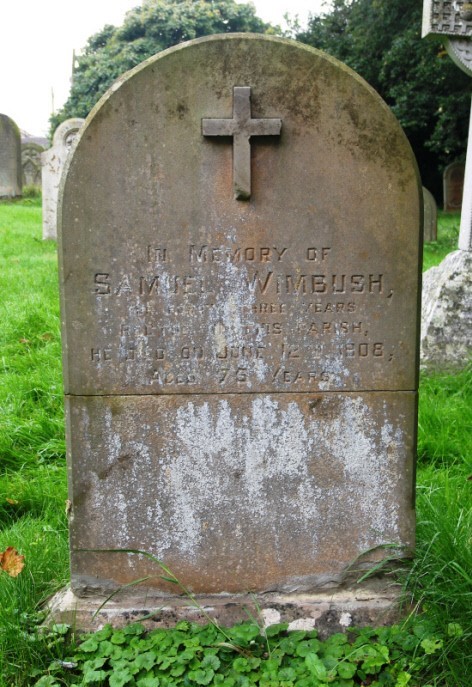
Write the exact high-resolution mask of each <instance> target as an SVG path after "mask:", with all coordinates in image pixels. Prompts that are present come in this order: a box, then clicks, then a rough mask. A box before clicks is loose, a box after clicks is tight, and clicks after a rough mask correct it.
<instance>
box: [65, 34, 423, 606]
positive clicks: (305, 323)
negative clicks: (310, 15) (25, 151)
mask: <svg viewBox="0 0 472 687" xmlns="http://www.w3.org/2000/svg"><path fill="white" fill-rule="evenodd" d="M235 89H240V90H235ZM248 89H250V91H249V94H250V101H249V102H246V104H245V112H246V114H245V115H244V117H242V118H241V119H244V122H245V124H244V126H243V127H242V129H243V130H244V132H245V133H244V136H243V138H244V137H245V141H243V143H244V145H243V146H242V148H241V150H242V153H241V159H242V160H243V161H244V163H245V162H247V157H245V156H246V155H247V153H248V152H249V155H250V166H249V172H250V174H249V175H248V168H247V167H245V166H244V165H243V164H242V163H241V166H240V165H239V164H236V166H235V164H234V159H233V149H234V148H235V146H236V145H237V137H238V135H240V134H241V131H240V129H239V128H238V127H239V124H238V126H237V127H236V128H237V130H236V129H233V128H231V127H233V126H235V125H233V124H231V125H230V124H225V125H224V126H228V127H230V128H231V131H230V130H229V129H228V133H229V134H231V136H228V137H225V136H222V137H220V136H212V135H209V130H208V128H207V122H208V120H219V121H220V122H221V121H222V120H228V121H231V120H232V118H233V115H234V113H235V111H236V113H237V108H236V110H235V96H236V97H239V96H243V95H245V94H247V93H248ZM254 120H258V121H264V120H269V121H271V120H280V121H281V130H280V135H277V132H275V130H274V131H272V132H271V134H270V135H268V136H259V135H256V134H255V133H254V131H256V129H252V128H251V127H252V126H253V121H254ZM210 126H214V125H210ZM254 126H259V125H254ZM261 126H264V127H265V126H266V125H261ZM257 131H262V130H258V129H257ZM264 132H265V129H264ZM234 155H236V156H238V155H239V153H238V152H236V153H234ZM241 170H242V171H243V173H242V174H241V177H240V178H239V172H240V171H241ZM241 179H242V182H241ZM240 191H241V192H240ZM235 196H236V197H235ZM421 202H422V201H421V186H420V185H419V182H418V175H417V171H416V166H415V163H414V160H413V156H412V153H411V150H410V148H409V145H408V143H407V141H406V138H405V137H404V135H403V133H402V131H401V129H400V127H399V125H398V123H397V122H396V121H395V119H394V118H393V116H392V114H391V113H390V111H389V109H388V108H387V107H386V106H385V105H384V103H383V102H382V101H381V100H380V99H379V97H378V96H377V95H376V94H375V93H374V92H373V91H372V90H371V89H370V88H369V87H368V86H367V85H366V84H365V82H363V81H362V80H361V79H360V78H359V77H357V76H356V75H354V74H353V73H352V72H351V71H350V70H349V69H347V68H346V67H344V66H343V65H341V64H340V63H339V62H337V61H335V60H333V59H332V58H330V57H328V56H326V55H324V54H322V53H320V52H318V51H316V50H313V49H311V48H307V47H304V46H301V45H300V44H296V43H293V42H291V41H285V40H281V39H274V38H267V37H260V36H257V37H256V36H248V35H233V36H225V37H210V38H206V39H203V40H198V41H195V42H192V43H190V44H187V45H181V46H178V47H176V48H173V49H171V50H169V51H166V52H164V53H161V54H159V55H157V56H155V57H154V58H152V59H151V60H148V61H147V62H145V63H143V65H141V66H139V67H138V68H136V69H135V70H133V72H131V73H130V74H128V75H126V76H125V77H123V78H122V79H121V80H119V81H118V82H116V83H115V85H114V86H113V88H112V89H111V91H109V93H108V94H107V95H106V96H105V97H104V99H103V100H102V101H101V103H100V104H99V105H98V106H97V108H96V109H95V111H94V112H93V113H92V116H91V117H90V119H89V120H88V121H87V123H86V125H85V126H84V129H83V131H82V133H81V136H80V139H79V141H78V144H77V147H76V149H75V152H74V155H73V156H72V157H71V158H70V159H69V162H68V171H67V176H66V177H65V178H64V181H63V194H62V210H61V220H60V225H61V227H62V229H61V233H60V272H61V299H62V317H63V342H64V343H63V348H64V371H65V388H66V393H67V427H68V430H67V433H68V459H69V465H70V475H71V488H70V500H71V504H72V506H71V546H72V584H73V589H74V591H75V592H76V593H77V594H85V593H88V591H92V592H95V593H99V592H100V591H101V592H103V591H104V590H106V589H111V588H114V587H116V586H117V585H120V584H123V583H126V582H129V581H131V580H133V579H136V578H138V577H141V576H142V575H147V574H155V573H156V568H155V566H153V565H152V564H151V563H150V562H149V560H148V559H145V558H143V557H141V558H140V557H137V556H132V555H127V554H113V553H106V552H103V551H102V552H101V553H90V552H88V553H84V552H83V551H80V549H84V548H86V549H97V548H98V549H103V548H107V549H109V548H119V549H129V548H133V549H140V550H146V551H148V552H151V553H153V554H154V555H155V556H157V557H158V558H159V559H161V560H163V561H164V563H165V565H167V566H169V567H170V568H171V569H172V570H173V572H174V573H175V574H176V575H177V576H178V577H179V579H181V580H182V581H183V582H184V583H185V584H186V585H187V586H188V587H189V588H190V589H192V590H193V591H195V592H197V593H201V594H216V593H245V592H248V591H256V592H265V591H277V592H279V593H280V594H289V593H291V592H294V591H297V592H302V591H304V592H307V593H313V592H314V591H315V590H319V589H321V588H323V587H324V586H325V585H334V586H336V585H340V584H342V582H343V580H344V579H345V575H346V568H347V567H348V566H349V563H351V562H352V561H353V560H354V559H356V558H357V557H358V556H362V554H364V553H365V552H366V551H367V550H372V551H371V553H370V554H367V555H366V557H365V559H364V561H363V564H364V565H369V563H371V562H372V561H374V560H379V559H380V558H382V557H385V556H387V555H390V551H391V550H388V551H386V549H385V548H384V547H385V545H387V544H396V545H397V546H398V547H399V548H398V551H399V554H398V555H400V556H401V555H403V554H404V553H405V551H406V550H408V549H409V548H410V547H411V546H412V544H413V536H414V517H413V505H412V493H413V457H414V443H415V441H414V435H415V407H416V387H417V362H418V361H417V357H418V356H417V352H418V349H417V323H418V265H419V245H420V231H421V226H420V221H421V214H422V213H421ZM392 241H394V250H393V249H392ZM117 557H118V558H117ZM118 561H119V562H118ZM148 585H149V586H151V585H154V587H155V588H156V589H157V590H158V591H160V592H161V593H162V594H164V595H165V594H171V593H175V588H174V587H172V585H169V584H166V583H165V582H163V581H162V580H160V579H154V580H153V581H149V582H148Z"/></svg>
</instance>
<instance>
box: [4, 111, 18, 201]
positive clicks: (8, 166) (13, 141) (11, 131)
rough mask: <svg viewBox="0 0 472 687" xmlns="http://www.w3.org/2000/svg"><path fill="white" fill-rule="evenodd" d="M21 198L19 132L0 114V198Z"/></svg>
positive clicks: (7, 118)
mask: <svg viewBox="0 0 472 687" xmlns="http://www.w3.org/2000/svg"><path fill="white" fill-rule="evenodd" d="M15 196H21V151H20V130H19V129H18V127H17V125H16V124H15V122H14V121H13V119H10V117H7V116H6V115H4V114H0V198H14V197H15Z"/></svg>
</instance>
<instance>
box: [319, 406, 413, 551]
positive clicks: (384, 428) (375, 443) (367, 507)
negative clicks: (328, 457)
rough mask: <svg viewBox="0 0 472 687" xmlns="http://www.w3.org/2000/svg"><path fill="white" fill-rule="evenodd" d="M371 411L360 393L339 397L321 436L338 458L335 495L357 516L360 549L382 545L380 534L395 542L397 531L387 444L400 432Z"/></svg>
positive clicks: (399, 438)
mask: <svg viewBox="0 0 472 687" xmlns="http://www.w3.org/2000/svg"><path fill="white" fill-rule="evenodd" d="M373 416H374V413H373V412H372V410H371V408H370V407H369V405H367V404H366V403H365V402H364V401H363V400H362V398H360V397H357V398H356V397H354V398H352V397H346V398H343V399H342V408H339V409H338V412H337V417H336V418H335V419H334V420H333V421H332V423H330V424H331V426H330V431H329V435H328V436H325V439H328V442H329V451H330V453H331V454H332V456H333V459H335V460H338V461H339V462H340V464H341V465H342V466H343V469H344V473H345V476H346V480H345V484H343V485H340V487H342V488H341V489H340V493H339V495H340V497H342V498H343V500H344V504H345V507H347V508H348V509H349V508H350V509H352V512H353V513H357V517H361V518H362V527H361V528H359V532H360V539H359V542H358V545H359V548H360V550H361V551H363V550H364V551H365V550H367V549H368V548H372V547H373V546H375V545H381V544H384V543H386V539H387V541H389V540H390V541H396V540H397V539H398V532H399V506H398V504H397V502H396V499H391V498H388V496H389V494H388V492H386V487H387V485H391V484H392V478H393V477H394V476H395V475H396V474H397V471H398V463H396V462H394V463H393V464H392V461H391V459H390V457H389V455H388V451H387V449H388V447H389V446H390V447H391V446H392V445H395V444H396V445H398V446H399V445H401V444H402V441H403V435H402V432H401V430H400V429H399V428H398V429H397V430H394V429H393V427H392V426H391V425H390V424H389V423H387V422H386V420H384V421H383V422H382V420H380V421H379V422H374V420H373ZM379 430H380V431H379Z"/></svg>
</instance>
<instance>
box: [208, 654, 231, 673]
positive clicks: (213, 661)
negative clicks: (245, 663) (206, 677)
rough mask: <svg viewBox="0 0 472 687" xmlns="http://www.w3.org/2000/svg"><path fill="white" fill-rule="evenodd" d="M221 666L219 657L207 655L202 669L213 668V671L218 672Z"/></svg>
mask: <svg viewBox="0 0 472 687" xmlns="http://www.w3.org/2000/svg"><path fill="white" fill-rule="evenodd" d="M236 660H237V659H236ZM220 665H221V661H220V659H219V658H218V656H214V655H212V654H207V655H206V656H205V658H204V659H203V661H202V668H212V669H213V670H218V668H219V667H220Z"/></svg>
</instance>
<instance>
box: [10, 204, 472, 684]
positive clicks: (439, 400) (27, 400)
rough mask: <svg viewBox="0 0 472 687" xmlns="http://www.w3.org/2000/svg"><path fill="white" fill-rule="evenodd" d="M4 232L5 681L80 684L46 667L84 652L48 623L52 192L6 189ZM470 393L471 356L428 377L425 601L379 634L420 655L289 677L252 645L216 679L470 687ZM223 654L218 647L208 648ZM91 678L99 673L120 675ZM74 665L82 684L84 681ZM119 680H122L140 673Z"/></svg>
mask: <svg viewBox="0 0 472 687" xmlns="http://www.w3.org/2000/svg"><path fill="white" fill-rule="evenodd" d="M458 226H459V218H458V216H457V215H453V214H451V215H442V216H440V225H439V240H438V241H437V242H436V243H434V244H429V245H427V246H426V247H425V268H427V267H430V266H432V265H434V264H438V263H439V262H440V261H441V260H442V258H443V257H444V256H445V255H446V254H447V253H448V252H450V251H451V250H454V249H455V246H456V245H457V233H458ZM0 237H1V245H0V264H1V269H0V293H1V300H0V316H1V328H0V552H2V551H5V550H6V549H7V547H14V548H15V549H17V550H18V551H19V553H20V554H21V555H23V556H24V563H25V566H24V569H23V570H22V571H21V572H20V573H19V574H18V575H17V576H16V577H11V576H10V575H8V574H7V572H5V571H2V570H0V609H1V610H0V687H6V686H8V687H10V686H12V685H14V686H18V687H20V686H24V685H34V684H38V685H40V686H41V687H45V686H46V685H50V686H53V685H59V684H71V682H70V681H71V680H73V679H74V678H72V677H70V678H68V677H67V671H64V670H62V673H61V675H58V676H57V678H55V677H52V676H50V675H49V670H48V666H50V665H51V662H52V661H53V660H54V659H64V658H65V657H66V656H68V655H70V654H71V653H73V646H71V645H70V644H69V640H68V637H69V635H68V634H66V633H67V631H68V628H67V627H62V626H61V627H57V628H56V631H55V632H54V633H51V634H49V635H45V634H41V633H39V632H38V631H37V625H38V622H39V621H40V620H41V618H42V615H41V613H40V606H41V603H42V602H43V601H44V600H45V599H46V598H47V597H48V596H49V595H51V594H52V593H54V592H55V591H56V590H57V589H59V588H60V587H61V586H63V585H64V584H65V583H66V581H67V575H68V554H67V523H66V515H65V503H66V498H67V489H66V471H65V457H64V456H65V447H64V430H63V404H62V386H61V384H62V382H61V362H60V361H61V355H60V353H61V349H60V335H59V305H58V287H57V266H56V247H55V243H53V242H44V241H42V239H41V204H40V200H39V199H34V198H32V199H25V200H23V201H21V202H12V203H0ZM471 402H472V368H471V367H470V366H469V368H468V369H466V370H464V371H463V372H460V373H457V374H454V375H435V376H429V377H426V376H423V377H422V378H421V389H420V413H419V437H418V489H417V516H418V534H417V552H416V557H415V559H414V561H413V562H412V564H411V566H410V567H409V569H408V570H407V571H406V573H405V572H403V573H401V574H402V575H403V578H404V581H405V598H406V600H407V601H411V602H412V604H413V609H414V610H413V612H412V613H411V614H410V616H409V619H408V623H409V624H407V625H406V629H405V632H406V631H408V632H409V633H410V634H408V635H406V634H405V635H402V637H404V639H403V640H402V641H403V644H402V646H401V647H400V649H399V646H400V644H401V642H400V644H399V643H398V642H397V645H396V650H395V651H396V653H395V651H394V650H393V643H392V641H393V640H392V639H391V637H390V639H389V638H388V637H387V635H385V636H383V640H381V639H380V638H377V640H376V641H377V643H378V644H380V643H381V642H382V641H383V643H384V645H385V646H387V648H388V649H389V650H390V656H391V657H394V656H397V657H396V658H395V659H394V660H392V665H393V663H395V661H396V662H397V663H398V664H399V665H400V663H401V659H400V658H398V652H399V651H400V653H401V652H402V651H404V654H405V656H407V655H408V656H412V658H408V660H407V661H406V662H405V664H404V666H403V669H402V670H401V671H400V673H398V674H397V676H396V677H395V678H388V676H387V677H384V678H382V679H383V680H385V681H383V682H379V681H374V674H373V672H371V673H369V674H367V676H366V677H365V678H362V676H361V677H359V675H357V673H356V675H357V677H355V676H354V675H353V674H352V671H351V675H349V672H350V670H349V669H348V665H351V664H350V663H349V661H348V659H347V658H346V657H345V658H344V659H343V661H344V664H343V665H344V677H342V675H341V673H338V677H337V678H336V679H335V678H331V677H330V675H329V674H327V673H326V670H325V668H323V666H322V665H321V664H320V663H316V661H314V662H312V665H311V666H310V670H311V674H312V678H311V679H310V680H309V681H308V682H306V681H305V682H303V680H299V681H297V679H296V669H295V658H293V667H292V668H291V667H290V660H292V659H289V667H288V668H287V667H286V668H284V669H283V670H284V671H285V672H284V673H283V676H282V669H280V670H279V674H277V677H275V676H273V677H272V678H270V679H267V680H266V681H265V682H264V680H263V679H262V677H261V681H260V682H256V681H255V679H256V678H254V675H256V676H257V675H258V673H257V670H256V668H255V666H256V663H257V661H256V659H255V658H253V659H251V660H253V661H256V662H255V663H253V666H252V668H251V667H249V668H248V666H249V663H248V660H246V661H245V663H244V665H243V660H242V659H243V658H244V656H245V655H246V654H245V652H244V651H243V652H242V655H240V653H235V654H234V655H235V658H236V659H237V660H239V659H238V657H239V658H240V659H241V660H240V668H241V671H240V672H241V674H240V676H239V677H240V678H241V679H239V678H237V679H236V681H233V682H231V679H226V681H225V682H218V681H217V679H216V677H215V681H214V684H227V685H230V684H234V685H246V684H247V685H249V684H265V685H272V686H274V687H276V686H277V685H280V686H282V685H284V686H286V687H290V685H299V684H300V685H305V684H306V685H308V684H310V685H311V684H312V685H317V684H319V685H327V684H333V685H338V686H340V687H349V685H360V684H364V685H377V684H378V685H380V684H385V685H392V686H393V685H396V686H397V687H401V685H407V684H408V685H411V686H412V687H413V686H415V685H418V686H419V685H421V687H426V686H427V685H431V686H433V685H436V686H438V687H439V686H442V687H446V686H447V687H455V686H459V687H470V685H471V684H472V547H471V542H472V509H471V501H472V499H471V490H472V426H471V413H470V407H471ZM1 561H2V559H1V557H0V563H1ZM415 637H416V640H415ZM232 638H233V641H234V642H235V643H237V641H236V639H235V638H234V635H232ZM305 639H306V638H305ZM120 641H121V640H120ZM213 641H215V640H213ZM277 641H278V640H277ZM117 643H119V642H117ZM280 645H282V641H281V642H280ZM284 646H285V645H284ZM402 647H403V648H402ZM226 651H227V652H228V649H226ZM241 651H242V650H240V652H241ZM246 653H247V652H246ZM286 653H288V650H287V652H286ZM295 653H296V651H295V650H294V655H295ZM301 653H302V652H300V655H301ZM214 654H215V651H214V648H213V649H210V650H209V651H208V655H209V656H210V655H214ZM338 655H341V654H338ZM420 658H421V660H420ZM405 660H406V659H405ZM219 661H220V659H217V658H216V657H214V658H213V659H211V660H210V659H208V660H207V661H206V663H207V670H206V672H205V670H197V671H194V674H193V677H192V678H188V679H187V682H186V683H184V682H182V683H181V682H180V681H179V682H177V681H175V682H174V681H172V682H167V681H165V682H164V681H163V682H162V684H169V685H171V684H188V685H189V686H191V685H196V684H210V682H211V680H212V679H213V678H212V674H213V672H212V671H213V669H214V670H216V668H215V666H216V664H217V663H219ZM415 661H416V663H417V665H416V668H415V665H414V664H415ZM99 662H100V660H99ZM102 664H103V663H102ZM259 664H260V665H261V666H262V664H263V662H262V663H261V661H259ZM259 664H258V665H259ZM97 665H98V664H97ZM212 665H213V669H212V668H211V666H212ZM233 665H234V664H233ZM284 665H285V664H284ZM56 667H57V664H56ZM259 669H260V670H262V668H259ZM323 670H324V671H325V672H324V673H323ZM250 671H252V672H250ZM415 671H416V672H415ZM276 672H277V671H276ZM341 672H342V671H341ZM244 675H246V677H244ZM261 675H262V673H261ZM409 675H410V677H408V676H409ZM248 676H249V677H248ZM251 676H252V677H251ZM102 677H103V676H102ZM89 678H90V679H89V680H88V683H89V684H108V682H106V683H105V682H103V683H100V682H99V678H96V681H95V682H94V681H93V676H89ZM75 679H76V680H77V682H74V684H81V683H80V682H79V679H78V678H77V677H76V678H75ZM172 679H174V678H172ZM175 679H176V680H177V678H175ZM257 679H258V678H257ZM264 679H265V678H264ZM378 679H380V678H378ZM117 680H118V678H116V679H115V687H118V684H119V685H121V684H126V683H127V682H128V680H127V679H126V678H123V679H122V681H121V682H120V681H119V680H118V681H117ZM123 680H124V681H123ZM179 680H180V678H179ZM182 680H183V678H182ZM238 680H239V681H238ZM375 680H377V678H375ZM389 680H390V681H389ZM110 684H112V682H110ZM133 684H135V683H134V682H133ZM142 684H143V685H145V684H151V682H148V683H146V682H145V681H143V682H142ZM152 684H156V685H157V684H158V683H157V682H156V681H155V680H154V682H153V683H152ZM212 684H213V683H212Z"/></svg>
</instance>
